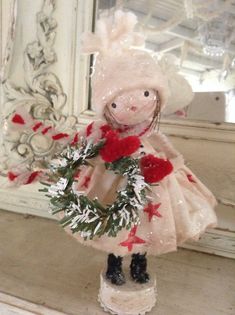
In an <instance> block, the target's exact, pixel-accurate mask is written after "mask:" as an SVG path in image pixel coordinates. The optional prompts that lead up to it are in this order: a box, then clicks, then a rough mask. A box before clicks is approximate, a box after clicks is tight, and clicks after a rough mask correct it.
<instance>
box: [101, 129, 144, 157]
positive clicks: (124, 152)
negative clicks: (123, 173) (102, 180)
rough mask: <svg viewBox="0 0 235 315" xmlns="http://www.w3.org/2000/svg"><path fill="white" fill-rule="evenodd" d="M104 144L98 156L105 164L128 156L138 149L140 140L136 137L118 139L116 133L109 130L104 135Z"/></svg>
mask: <svg viewBox="0 0 235 315" xmlns="http://www.w3.org/2000/svg"><path fill="white" fill-rule="evenodd" d="M105 138H106V142H105V144H104V146H103V147H102V148H101V150H100V155H101V157H102V159H103V160H104V161H105V162H114V161H116V160H119V159H120V158H123V157H124V156H130V155H131V154H132V153H134V152H135V151H136V150H138V149H139V147H140V140H139V138H138V137H136V136H129V137H125V138H122V139H119V138H118V133H117V132H116V131H113V130H110V131H108V132H107V133H106V134H105Z"/></svg>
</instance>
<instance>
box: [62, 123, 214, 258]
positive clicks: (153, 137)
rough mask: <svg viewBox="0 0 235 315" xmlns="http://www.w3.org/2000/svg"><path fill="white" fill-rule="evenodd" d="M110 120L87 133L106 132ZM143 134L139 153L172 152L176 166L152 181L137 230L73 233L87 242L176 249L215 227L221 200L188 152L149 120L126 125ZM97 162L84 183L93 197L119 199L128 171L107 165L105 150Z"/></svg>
mask: <svg viewBox="0 0 235 315" xmlns="http://www.w3.org/2000/svg"><path fill="white" fill-rule="evenodd" d="M104 124H105V123H104V122H101V121H97V122H93V123H92V124H90V125H89V126H88V127H87V128H86V129H85V130H84V131H83V132H82V133H83V135H85V136H86V137H89V138H93V139H94V140H95V141H96V140H97V139H98V138H99V137H100V134H101V132H100V127H101V126H102V125H104ZM130 134H131V135H133V134H134V135H138V136H140V140H141V147H140V148H139V150H138V151H137V152H135V153H134V154H133V157H138V156H139V157H140V156H144V155H145V154H153V155H154V156H156V157H160V158H167V159H169V160H170V162H171V163H172V165H173V171H172V172H171V173H170V174H169V175H168V176H166V177H164V178H163V179H162V180H161V181H160V182H159V183H158V184H159V185H152V186H151V192H150V196H151V198H152V199H151V203H148V204H146V206H145V207H144V209H143V210H142V211H139V216H140V224H139V225H138V226H136V227H134V228H132V229H131V230H126V229H122V230H121V231H120V232H119V233H118V234H117V236H116V237H108V236H106V235H103V236H101V237H95V238H94V239H92V240H84V239H83V238H82V237H81V236H80V234H79V233H75V234H72V233H71V231H70V230H69V229H68V228H67V229H66V231H67V232H68V233H70V234H72V235H73V237H75V238H76V239H77V240H78V241H79V242H81V243H82V244H84V245H89V246H92V247H94V248H96V249H99V250H102V251H105V252H108V253H114V254H115V255H120V256H125V255H128V254H133V253H145V252H147V254H148V255H159V254H163V253H167V252H170V251H175V250H176V249H177V245H179V244H182V243H183V242H185V241H186V240H189V239H193V240H198V238H199V237H200V235H201V234H202V233H203V232H204V231H205V229H206V228H208V227H215V226H216V223H217V218H216V215H215V212H214V209H213V208H214V207H215V205H216V200H215V198H214V196H213V194H212V193H211V192H210V191H209V190H208V189H207V187H205V186H204V184H203V183H202V182H201V181H200V180H199V179H198V178H197V177H196V176H195V175H194V174H193V173H192V172H191V170H190V169H188V168H187V167H186V166H185V164H184V160H183V157H182V155H181V154H180V153H178V152H177V151H176V150H175V149H174V148H173V146H172V145H171V144H170V142H169V140H168V139H167V137H166V136H164V135H163V134H162V133H160V132H156V131H155V132H152V133H151V132H149V131H148V130H147V128H146V125H145V126H144V125H139V126H138V128H132V129H128V130H126V131H124V132H123V133H122V135H123V136H127V135H130ZM92 164H93V166H84V167H83V169H82V171H81V173H80V176H79V179H78V186H79V188H80V189H81V190H83V191H84V193H85V194H86V195H87V196H88V197H89V198H95V197H98V199H99V201H100V202H101V203H102V204H104V205H105V204H108V203H113V202H114V200H115V192H116V191H117V189H119V188H120V187H122V186H123V184H124V179H123V177H121V176H119V175H117V174H114V172H112V171H109V170H106V169H105V166H104V161H103V160H102V159H101V157H100V156H98V157H96V158H94V159H92Z"/></svg>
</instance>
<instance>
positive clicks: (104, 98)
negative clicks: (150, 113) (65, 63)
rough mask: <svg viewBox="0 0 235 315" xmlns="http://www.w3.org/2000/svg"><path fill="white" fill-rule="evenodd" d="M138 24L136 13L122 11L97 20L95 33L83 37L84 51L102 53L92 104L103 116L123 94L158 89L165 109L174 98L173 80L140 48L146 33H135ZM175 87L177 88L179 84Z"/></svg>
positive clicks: (93, 81) (94, 77) (93, 88)
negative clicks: (141, 89) (109, 106)
mask: <svg viewBox="0 0 235 315" xmlns="http://www.w3.org/2000/svg"><path fill="white" fill-rule="evenodd" d="M136 23H137V18H136V16H135V15H134V14H133V13H131V12H123V11H120V10H118V11H116V12H115V13H114V15H113V16H108V17H102V18H101V19H99V20H98V21H97V25H96V32H95V34H93V33H88V34H85V36H83V51H84V52H85V53H90V54H91V53H97V52H98V54H97V55H96V62H95V65H94V72H93V74H92V78H91V83H92V104H93V106H94V108H95V110H96V112H97V114H98V115H99V116H100V117H102V116H103V112H104V109H105V106H106V105H107V104H108V103H110V102H111V101H112V100H113V99H114V98H115V97H116V96H117V95H119V94H120V93H122V92H123V91H128V90H132V89H138V88H143V89H155V90H156V91H158V94H159V97H160V103H161V108H163V107H166V105H167V100H168V97H169V96H170V97H171V98H173V99H174V95H173V94H172V92H171V91H170V89H169V87H170V86H171V84H170V78H169V77H167V75H166V74H165V73H164V71H163V70H164V69H162V67H161V64H160V63H159V62H157V61H156V60H154V59H153V57H152V56H151V55H150V53H149V52H146V51H144V50H143V49H142V50H141V49H136V47H139V46H143V45H144V42H145V41H144V37H143V35H142V34H140V33H136V32H134V27H135V25H136ZM182 80H184V81H186V80H185V79H184V78H182ZM181 83H182V82H181ZM173 87H174V89H175V85H174V86H173ZM187 87H189V85H188V86H187ZM190 91H191V88H190ZM191 93H192V92H191ZM183 94H185V91H184V92H183V93H182V95H183ZM186 94H187V93H186ZM182 98H183V97H182ZM186 105H187V104H185V105H184V106H186ZM184 106H183V107H184ZM181 107H182V106H181Z"/></svg>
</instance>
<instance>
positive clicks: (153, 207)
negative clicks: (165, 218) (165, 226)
mask: <svg viewBox="0 0 235 315" xmlns="http://www.w3.org/2000/svg"><path fill="white" fill-rule="evenodd" d="M160 205H161V203H158V204H155V205H154V204H153V203H151V202H149V203H148V205H147V206H146V207H145V208H144V212H146V213H148V215H149V222H151V220H152V218H153V216H154V215H155V216H157V217H158V218H162V215H161V213H160V212H158V210H157V209H158V208H159V207H160Z"/></svg>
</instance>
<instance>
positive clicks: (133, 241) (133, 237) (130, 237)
mask: <svg viewBox="0 0 235 315" xmlns="http://www.w3.org/2000/svg"><path fill="white" fill-rule="evenodd" d="M136 230H137V225H135V226H134V227H133V228H132V229H131V231H130V233H129V234H128V238H127V240H125V241H124V242H121V243H120V244H119V245H121V246H126V247H128V252H130V251H131V250H132V248H133V245H134V244H144V243H146V241H145V240H142V238H140V237H138V236H136V235H135V234H136Z"/></svg>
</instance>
